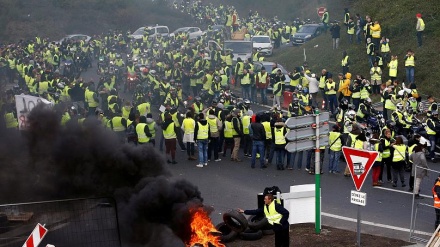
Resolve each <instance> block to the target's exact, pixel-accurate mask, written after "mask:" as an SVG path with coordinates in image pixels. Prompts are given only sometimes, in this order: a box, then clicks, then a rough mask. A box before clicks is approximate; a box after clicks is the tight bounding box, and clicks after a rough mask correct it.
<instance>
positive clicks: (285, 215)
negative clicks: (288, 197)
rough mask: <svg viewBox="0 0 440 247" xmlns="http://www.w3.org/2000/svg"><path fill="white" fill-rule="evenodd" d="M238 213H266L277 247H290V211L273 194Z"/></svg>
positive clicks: (239, 210)
mask: <svg viewBox="0 0 440 247" xmlns="http://www.w3.org/2000/svg"><path fill="white" fill-rule="evenodd" d="M439 186H440V183H439ZM439 188H440V187H439ZM439 191H440V189H439ZM439 206H440V205H439ZM439 210H440V209H439ZM238 212H240V213H244V214H247V215H259V214H263V213H264V215H265V216H266V218H267V221H269V224H271V225H272V226H273V230H274V232H275V247H289V242H290V238H289V221H288V220H289V211H287V209H285V208H284V207H283V206H281V204H279V203H277V202H275V201H274V197H273V195H272V194H266V195H265V196H264V207H263V208H259V209H255V210H243V209H240V208H239V209H238Z"/></svg>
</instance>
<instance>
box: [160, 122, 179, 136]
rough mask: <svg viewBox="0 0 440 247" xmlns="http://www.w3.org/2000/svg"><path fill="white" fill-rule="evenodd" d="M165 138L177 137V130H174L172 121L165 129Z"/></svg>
mask: <svg viewBox="0 0 440 247" xmlns="http://www.w3.org/2000/svg"><path fill="white" fill-rule="evenodd" d="M163 138H165V139H173V138H176V132H175V131H174V122H173V123H170V124H169V125H168V127H167V128H166V129H165V130H163Z"/></svg>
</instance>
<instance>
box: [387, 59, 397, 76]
mask: <svg viewBox="0 0 440 247" xmlns="http://www.w3.org/2000/svg"><path fill="white" fill-rule="evenodd" d="M397 66H398V61H397V59H396V60H393V61H391V62H390V64H389V65H388V67H390V72H389V74H390V76H391V77H397Z"/></svg>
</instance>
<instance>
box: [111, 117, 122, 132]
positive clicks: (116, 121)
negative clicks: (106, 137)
mask: <svg viewBox="0 0 440 247" xmlns="http://www.w3.org/2000/svg"><path fill="white" fill-rule="evenodd" d="M111 121H112V124H113V131H115V132H121V131H124V130H125V127H124V125H122V117H114V118H112V120H111Z"/></svg>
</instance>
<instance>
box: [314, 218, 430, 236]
mask: <svg viewBox="0 0 440 247" xmlns="http://www.w3.org/2000/svg"><path fill="white" fill-rule="evenodd" d="M321 215H323V216H326V217H329V218H335V219H338V220H345V221H350V222H357V219H354V218H349V217H345V216H340V215H336V214H329V213H325V212H322V213H321ZM361 223H362V224H364V225H370V226H375V227H382V228H387V229H391V230H396V231H402V232H410V229H408V228H403V227H397V226H390V225H385V224H381V223H374V222H371V221H365V220H362V221H361ZM414 233H415V234H419V235H425V236H432V233H431V232H423V231H417V230H416V231H414Z"/></svg>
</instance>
